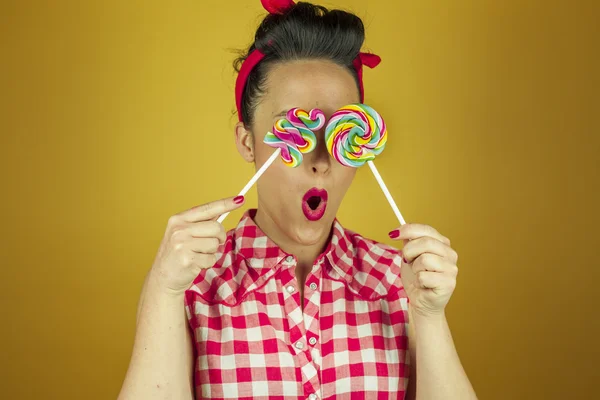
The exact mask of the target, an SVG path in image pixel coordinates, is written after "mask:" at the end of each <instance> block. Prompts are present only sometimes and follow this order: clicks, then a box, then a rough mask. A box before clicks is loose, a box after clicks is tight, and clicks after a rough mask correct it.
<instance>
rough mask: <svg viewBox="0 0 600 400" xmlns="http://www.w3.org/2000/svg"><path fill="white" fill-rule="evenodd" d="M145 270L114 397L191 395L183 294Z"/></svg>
mask: <svg viewBox="0 0 600 400" xmlns="http://www.w3.org/2000/svg"><path fill="white" fill-rule="evenodd" d="M159 287H160V286H159V285H157V284H156V281H155V279H154V275H153V274H152V273H149V274H148V275H147V276H146V281H145V283H144V287H143V289H142V294H141V296H140V302H139V306H138V320H137V327H136V334H135V341H134V345H133V354H132V356H131V361H130V363H129V369H128V370H127V375H126V376H125V382H124V383H123V387H122V388H121V393H120V394H119V397H118V400H128V399H145V400H152V399H165V398H174V399H193V398H194V394H193V393H194V392H193V368H194V361H193V347H192V338H191V334H190V331H189V329H188V326H187V318H186V315H185V308H184V301H183V294H177V295H175V294H171V293H168V292H165V291H164V290H161V289H160V288H159Z"/></svg>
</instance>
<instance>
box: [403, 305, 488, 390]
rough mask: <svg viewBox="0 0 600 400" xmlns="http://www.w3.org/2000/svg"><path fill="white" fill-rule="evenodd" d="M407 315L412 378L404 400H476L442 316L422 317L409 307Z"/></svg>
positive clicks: (443, 315) (446, 323) (444, 318)
mask: <svg viewBox="0 0 600 400" xmlns="http://www.w3.org/2000/svg"><path fill="white" fill-rule="evenodd" d="M408 312H409V320H410V323H409V324H408V325H409V328H408V343H409V351H410V358H411V366H410V368H411V375H410V378H409V379H410V380H409V388H408V390H407V394H406V400H437V399H444V400H453V399H456V400H459V399H460V400H469V399H473V400H476V399H477V396H476V395H475V391H474V390H473V387H472V386H471V383H470V382H469V378H468V377H467V374H466V373H465V370H464V369H463V366H462V364H461V362H460V359H459V357H458V353H457V352H456V348H455V347H454V341H453V340H452V335H451V333H450V328H449V327H448V322H447V320H446V316H445V314H439V315H437V316H435V317H430V316H421V315H419V314H418V313H415V312H413V311H412V309H411V307H410V306H409V308H408ZM417 393H418V394H417Z"/></svg>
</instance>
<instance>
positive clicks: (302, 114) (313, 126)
mask: <svg viewBox="0 0 600 400" xmlns="http://www.w3.org/2000/svg"><path fill="white" fill-rule="evenodd" d="M324 125H325V114H323V111H321V110H319V109H317V108H315V109H312V110H310V113H308V112H306V111H304V110H302V109H300V108H292V109H291V110H289V111H288V112H287V115H286V118H282V119H279V120H277V122H275V125H274V126H273V132H268V133H267V134H266V135H265V139H264V142H265V143H266V144H267V145H269V146H271V147H274V148H275V149H276V150H275V152H273V154H272V155H271V157H269V159H268V160H267V161H266V162H265V163H264V164H263V165H262V167H260V169H259V170H258V171H256V173H255V174H254V176H253V177H252V179H250V181H249V182H248V183H247V184H246V186H244V188H243V189H242V190H241V192H240V193H239V194H238V196H244V195H245V194H246V193H247V192H248V190H250V188H251V187H252V186H253V185H254V184H255V183H256V181H257V180H258V178H260V177H261V175H262V174H263V173H264V172H265V171H266V170H267V168H269V167H270V166H271V164H273V161H275V159H276V158H277V157H278V156H279V155H281V159H282V160H283V162H284V163H285V165H287V166H290V167H293V168H295V167H297V166H298V165H300V164H301V163H302V158H303V157H302V155H303V154H306V153H310V152H311V151H313V150H314V149H315V147H316V144H317V137H316V136H315V134H314V132H313V131H316V130H319V129H321V128H322V127H323V126H324ZM227 215H229V213H225V214H223V215H221V216H220V217H219V219H218V220H217V221H218V222H223V220H224V219H225V218H226V217H227Z"/></svg>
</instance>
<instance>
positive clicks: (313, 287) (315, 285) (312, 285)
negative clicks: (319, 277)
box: [310, 282, 317, 290]
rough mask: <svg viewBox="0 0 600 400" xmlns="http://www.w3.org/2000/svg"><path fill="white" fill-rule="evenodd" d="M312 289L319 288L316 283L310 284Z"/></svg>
mask: <svg viewBox="0 0 600 400" xmlns="http://www.w3.org/2000/svg"><path fill="white" fill-rule="evenodd" d="M310 290H317V284H316V283H314V282H313V283H311V284H310Z"/></svg>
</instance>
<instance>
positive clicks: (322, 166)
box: [306, 132, 332, 175]
mask: <svg viewBox="0 0 600 400" xmlns="http://www.w3.org/2000/svg"><path fill="white" fill-rule="evenodd" d="M316 136H317V145H316V147H315V149H314V150H313V151H312V152H311V153H310V154H308V156H309V157H307V158H308V159H307V160H306V161H308V163H307V164H308V165H309V166H310V168H311V171H312V172H313V174H315V175H327V174H328V173H329V171H330V170H331V160H332V158H331V157H330V156H329V152H327V146H326V144H325V135H324V132H319V133H317V134H316Z"/></svg>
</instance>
